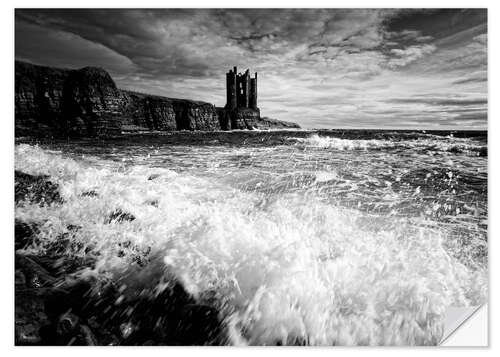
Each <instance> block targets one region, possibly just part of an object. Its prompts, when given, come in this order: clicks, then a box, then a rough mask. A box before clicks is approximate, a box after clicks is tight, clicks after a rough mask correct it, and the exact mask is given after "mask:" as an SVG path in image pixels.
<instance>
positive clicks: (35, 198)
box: [14, 170, 63, 206]
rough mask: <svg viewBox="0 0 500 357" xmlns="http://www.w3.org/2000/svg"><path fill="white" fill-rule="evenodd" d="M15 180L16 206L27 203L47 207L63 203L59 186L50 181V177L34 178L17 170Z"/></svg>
mask: <svg viewBox="0 0 500 357" xmlns="http://www.w3.org/2000/svg"><path fill="white" fill-rule="evenodd" d="M14 179H15V186H14V190H15V196H14V199H15V203H16V204H20V203H21V202H23V201H27V202H31V203H38V204H40V205H41V206H45V205H51V204H53V203H62V202H63V200H62V198H61V196H60V195H59V186H58V185H57V184H54V183H52V182H51V181H49V180H48V176H33V175H29V174H25V173H24V172H21V171H17V170H16V171H15V172H14Z"/></svg>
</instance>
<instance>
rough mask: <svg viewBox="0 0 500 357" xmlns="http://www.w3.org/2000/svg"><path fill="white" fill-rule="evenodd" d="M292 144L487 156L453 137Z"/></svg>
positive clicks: (310, 139) (299, 141) (480, 146)
mask: <svg viewBox="0 0 500 357" xmlns="http://www.w3.org/2000/svg"><path fill="white" fill-rule="evenodd" d="M289 140H291V141H292V142H295V143H297V144H298V145H303V146H305V147H310V148H329V149H336V150H373V149H415V150H426V151H438V152H449V153H464V154H468V155H470V156H487V155H488V147H487V146H486V145H483V144H480V143H477V142H473V141H472V140H470V139H460V138H453V137H437V136H432V137H429V138H420V139H412V140H390V139H384V140H382V139H342V138H336V137H330V136H320V135H318V134H313V135H311V136H309V137H306V138H290V139H289Z"/></svg>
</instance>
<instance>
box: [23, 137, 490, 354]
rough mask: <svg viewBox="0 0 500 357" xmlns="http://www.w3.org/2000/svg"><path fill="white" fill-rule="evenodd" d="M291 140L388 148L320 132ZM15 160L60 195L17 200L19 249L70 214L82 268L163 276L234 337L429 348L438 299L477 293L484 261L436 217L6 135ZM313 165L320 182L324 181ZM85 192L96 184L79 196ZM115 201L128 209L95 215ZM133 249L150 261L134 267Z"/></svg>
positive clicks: (64, 223) (56, 229)
mask: <svg viewBox="0 0 500 357" xmlns="http://www.w3.org/2000/svg"><path fill="white" fill-rule="evenodd" d="M299 142H300V143H302V144H305V145H310V146H320V145H323V146H325V145H326V146H327V147H335V148H343V149H357V148H366V147H370V146H371V145H374V146H377V145H386V144H385V143H384V142H382V141H378V140H366V141H362V140H348V141H346V140H342V139H334V138H322V137H318V136H312V137H311V138H308V139H305V140H304V141H299ZM323 146H321V147H323ZM15 166H16V169H17V170H21V171H24V172H26V173H30V174H46V175H49V176H50V177H51V180H53V181H54V182H56V183H57V184H59V185H60V191H61V196H62V198H63V200H64V203H63V204H60V205H52V206H38V205H32V204H26V205H24V206H19V207H16V218H19V219H22V220H24V221H32V222H42V223H43V224H42V226H41V231H40V236H39V240H38V241H37V243H36V244H34V245H32V246H31V247H29V248H28V250H31V251H33V252H37V251H43V250H44V249H46V248H47V247H48V246H50V244H52V243H53V242H54V241H55V240H57V239H58V237H60V236H61V234H64V233H66V234H67V233H68V230H67V227H68V226H70V225H78V226H80V227H81V228H80V229H78V230H77V231H73V232H72V233H71V234H72V239H73V240H74V241H75V242H76V243H78V244H77V246H78V247H79V248H73V250H71V251H69V250H68V251H67V252H66V254H68V255H70V254H71V255H79V256H92V257H94V258H95V261H96V263H95V264H94V265H93V266H91V267H90V268H85V269H82V271H80V274H83V275H91V276H94V277H97V278H98V279H111V280H120V281H122V282H125V283H126V284H125V285H126V286H127V291H128V290H135V291H143V290H144V289H151V290H161V289H162V288H164V284H165V280H164V279H162V278H165V277H166V276H167V274H171V273H172V274H174V275H175V276H176V277H177V278H178V279H179V280H180V281H181V283H182V284H183V286H184V288H185V289H186V290H187V291H188V292H189V293H191V294H192V295H193V296H195V297H196V299H198V300H199V301H200V302H203V303H206V304H210V305H213V306H215V307H216V308H217V309H218V310H219V311H221V314H222V315H223V316H224V319H225V321H226V323H227V326H228V328H229V330H230V331H231V334H230V335H231V342H232V343H233V344H251V345H265V344H277V343H281V344H289V343H307V344H312V345H429V344H431V345H434V344H437V343H438V342H439V341H440V339H441V336H442V332H443V315H444V313H445V310H446V308H447V307H449V306H452V305H453V306H470V305H477V304H479V303H481V302H483V301H485V299H486V294H487V292H486V286H487V282H486V273H485V271H484V270H480V269H479V270H472V269H470V268H467V267H466V266H465V265H463V264H462V263H461V262H459V261H458V260H457V259H455V258H454V257H452V256H451V255H450V254H449V253H448V252H447V251H446V249H445V247H444V245H443V241H444V240H445V239H446V232H445V231H440V230H439V229H438V228H436V227H433V228H428V227H425V226H419V225H416V224H415V223H414V222H412V221H410V220H407V219H404V218H401V219H399V218H397V219H396V218H394V217H387V218H384V217H375V216H372V215H370V214H369V213H363V212H361V211H358V210H355V209H348V208H342V207H337V206H335V205H329V204H326V203H324V202H322V201H321V200H319V199H318V198H317V197H314V196H308V195H304V194H300V193H290V194H283V195H278V196H270V195H268V194H266V193H265V192H258V191H244V190H239V189H235V188H232V187H230V186H228V185H226V184H223V183H221V182H219V181H218V180H216V179H212V178H210V177H206V178H203V177H196V176H192V175H190V174H189V173H185V172H176V171H174V170H169V169H166V168H157V167H156V168H153V167H148V166H145V165H123V164H122V163H120V162H117V161H111V160H110V161H106V160H103V159H99V158H96V157H85V158H81V159H71V158H68V157H66V156H65V155H63V154H62V153H59V152H55V151H48V150H44V149H41V148H39V147H37V146H29V145H18V146H16V149H15ZM322 175H323V176H321V175H320V176H321V177H320V178H319V179H318V181H325V180H328V179H330V177H329V176H328V175H327V174H322ZM91 191H93V192H96V193H97V194H96V195H82V193H85V192H91ZM117 209H120V210H122V211H124V212H129V213H130V214H132V215H133V216H134V217H135V218H136V219H135V220H133V221H130V222H129V221H123V222H113V223H109V222H106V219H107V218H106V217H108V216H109V213H110V212H113V211H116V210H117ZM138 252H139V253H140V254H142V255H143V256H145V257H146V258H147V262H148V263H147V264H146V265H145V266H144V267H142V268H133V263H132V262H133V261H134V257H135V256H137V255H138V254H139V253H138ZM124 294H125V292H124Z"/></svg>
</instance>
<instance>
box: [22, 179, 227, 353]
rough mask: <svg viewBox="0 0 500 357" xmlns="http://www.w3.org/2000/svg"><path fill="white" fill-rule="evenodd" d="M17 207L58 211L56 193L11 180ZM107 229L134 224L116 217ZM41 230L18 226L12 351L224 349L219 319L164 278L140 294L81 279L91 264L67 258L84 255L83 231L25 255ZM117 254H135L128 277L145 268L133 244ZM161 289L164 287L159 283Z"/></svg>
mask: <svg viewBox="0 0 500 357" xmlns="http://www.w3.org/2000/svg"><path fill="white" fill-rule="evenodd" d="M15 178H16V204H23V202H26V201H28V200H29V201H30V202H36V203H39V204H52V203H54V202H59V203H61V202H62V200H60V196H59V194H58V191H57V188H58V187H57V185H55V184H53V183H51V182H50V180H49V178H48V177H41V176H31V175H27V174H24V173H22V172H16V175H15ZM107 219H108V221H109V223H111V222H114V223H120V222H125V221H133V220H135V219H136V218H135V217H134V216H133V215H132V214H130V213H128V212H125V211H122V210H121V209H117V210H115V211H113V212H112V213H111V214H110V215H109V217H108V218H107ZM43 224H44V222H25V221H22V220H21V219H18V218H17V219H16V221H15V247H16V252H15V344H16V345H68V346H79V345H81V346H94V345H222V344H226V343H227V342H228V341H227V333H226V328H225V327H224V324H223V320H222V317H221V316H220V313H219V311H217V310H216V309H214V308H213V307H211V306H208V305H204V304H200V303H199V302H198V301H197V300H196V299H195V298H194V297H193V296H191V295H190V294H189V293H188V292H187V291H186V290H185V289H184V287H183V286H182V285H181V284H180V283H179V282H178V281H177V280H176V278H175V277H174V276H173V275H172V274H171V273H169V272H166V271H165V274H164V275H161V279H165V278H164V276H168V277H169V278H168V281H166V284H165V288H163V289H162V290H161V291H157V290H155V288H154V287H155V286H157V285H156V284H155V282H154V281H152V282H151V284H152V285H151V288H147V289H142V290H137V289H134V288H133V287H130V288H129V287H128V286H127V284H126V282H125V280H123V281H122V279H126V277H127V272H124V275H123V277H122V278H120V277H118V278H116V279H114V280H104V279H96V278H93V277H92V275H90V276H89V275H82V274H81V273H80V272H81V271H82V269H84V268H89V269H93V268H94V267H95V263H96V261H95V258H94V257H92V256H83V257H82V256H81V254H80V255H78V254H72V252H80V253H81V252H82V249H83V247H82V246H80V243H78V242H77V241H75V240H74V234H76V233H77V232H79V231H80V230H81V229H82V227H81V226H79V225H68V226H67V227H66V230H65V232H64V233H63V234H61V235H60V236H58V237H57V239H56V240H54V242H52V243H51V244H48V245H47V246H46V249H43V250H39V251H38V250H37V252H39V253H36V254H35V253H33V252H32V251H30V250H29V249H27V248H29V247H30V245H32V244H34V243H36V242H37V239H38V238H37V237H38V236H39V235H40V234H41V233H40V232H41V230H42V226H43ZM118 248H119V249H117V254H118V256H120V255H123V252H122V250H121V249H127V250H130V249H132V250H136V251H137V254H136V256H135V257H134V258H133V259H132V260H131V262H130V269H136V270H140V269H144V268H147V265H148V264H149V254H150V253H151V252H150V249H147V250H140V249H139V248H137V247H134V246H132V243H131V242H128V243H127V242H124V243H120V244H119V247H118ZM162 282H163V283H165V281H162Z"/></svg>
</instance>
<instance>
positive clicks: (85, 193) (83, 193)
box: [80, 190, 99, 197]
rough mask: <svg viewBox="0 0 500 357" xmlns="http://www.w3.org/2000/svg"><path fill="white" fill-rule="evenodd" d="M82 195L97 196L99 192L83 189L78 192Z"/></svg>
mask: <svg viewBox="0 0 500 357" xmlns="http://www.w3.org/2000/svg"><path fill="white" fill-rule="evenodd" d="M80 196H82V197H98V196H99V194H98V193H97V191H95V190H90V191H84V192H82V193H81V194H80Z"/></svg>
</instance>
